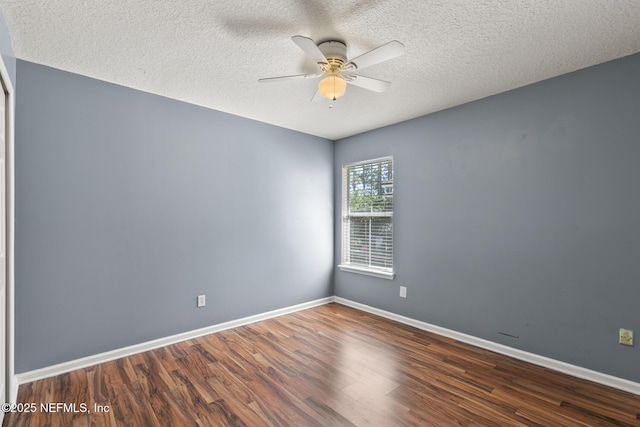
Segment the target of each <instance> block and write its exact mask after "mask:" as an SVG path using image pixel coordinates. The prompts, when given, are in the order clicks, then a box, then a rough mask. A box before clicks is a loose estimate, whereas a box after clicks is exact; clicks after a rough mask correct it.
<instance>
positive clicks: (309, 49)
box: [291, 36, 327, 63]
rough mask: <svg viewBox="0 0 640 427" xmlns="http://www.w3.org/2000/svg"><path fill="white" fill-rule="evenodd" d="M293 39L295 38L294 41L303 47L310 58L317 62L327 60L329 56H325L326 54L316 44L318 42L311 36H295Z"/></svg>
mask: <svg viewBox="0 0 640 427" xmlns="http://www.w3.org/2000/svg"><path fill="white" fill-rule="evenodd" d="M291 40H293V42H294V43H295V44H297V45H298V47H299V48H300V49H302V50H303V51H304V53H306V54H307V56H308V57H309V58H311V59H313V61H314V62H315V63H318V62H327V58H325V57H324V54H323V53H322V51H321V50H320V49H319V48H318V45H316V42H314V41H313V40H311V39H310V38H309V37H305V36H293V37H291Z"/></svg>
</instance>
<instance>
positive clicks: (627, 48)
mask: <svg viewBox="0 0 640 427" xmlns="http://www.w3.org/2000/svg"><path fill="white" fill-rule="evenodd" d="M0 7H2V10H3V13H4V15H5V19H6V21H7V26H8V28H9V32H10V35H11V39H12V44H13V48H14V51H15V53H16V56H17V57H18V58H20V59H24V60H27V61H32V62H36V63H40V64H45V65H48V66H51V67H55V68H59V69H62V70H67V71H71V72H74V73H78V74H83V75H87V76H90V77H94V78H97V79H101V80H105V81H109V82H113V83H117V84H120V85H124V86H128V87H132V88H135V89H140V90H143V91H147V92H151V93H156V94H160V95H164V96H167V97H170V98H175V99H179V100H182V101H186V102H190V103H193V104H198V105H202V106H206V107H210V108H213V109H216V110H220V111H225V112H228V113H232V114H236V115H239V116H243V117H249V118H252V119H255V120H260V121H263V122H267V123H271V124H274V125H277V126H282V127H285V128H289V129H295V130H298V131H301V132H305V133H309V134H313V135H318V136H322V137H325V138H329V139H332V140H336V139H340V138H344V137H346V136H350V135H354V134H357V133H360V132H364V131H367V130H371V129H375V128H378V127H381V126H385V125H389V124H393V123H397V122H400V121H403V120H407V119H410V118H413V117H418V116H421V115H424V114H428V113H431V112H434V111H438V110H442V109H445V108H448V107H452V106H454V105H459V104H462V103H465V102H468V101H471V100H475V99H479V98H483V97H486V96H489V95H492V94H496V93H499V92H503V91H506V90H509V89H513V88H516V87H519V86H523V85H527V84H529V83H533V82H536V81H540V80H544V79H547V78H550V77H554V76H557V75H560V74H564V73H567V72H571V71H574V70H578V69H581V68H584V67H588V66H591V65H594V64H598V63H601V62H605V61H608V60H611V59H615V58H619V57H622V56H626V55H630V54H633V53H636V52H640V2H639V1H638V0H628V1H624V0H616V1H612V0H521V1H515V0H482V1H479V0H478V1H471V0H469V1H463V0H458V1H453V0H439V1H435V0H378V1H374V0H370V1H350V0H325V1H299V0H272V1H268V2H266V1H260V0H94V1H88V0H85V1H78V0H0ZM296 34H300V35H304V36H307V37H310V38H312V39H314V40H315V41H316V42H319V41H324V40H328V39H337V40H342V41H344V42H346V44H347V55H348V57H349V58H353V57H355V56H357V55H359V54H361V53H364V52H366V51H368V50H370V49H373V48H375V47H377V46H379V45H381V44H384V43H386V42H388V41H391V40H398V41H400V42H402V43H404V44H405V45H406V53H405V55H404V56H402V57H400V58H396V59H393V60H391V61H388V62H384V63H382V64H379V65H375V66H372V67H370V68H368V69H366V70H363V71H362V74H363V75H367V76H370V77H375V78H380V79H384V80H389V81H391V82H392V85H391V87H390V88H389V89H388V91H387V92H385V93H382V94H378V93H373V92H369V91H366V90H364V89H361V88H358V87H353V86H349V87H348V89H347V94H346V95H345V96H344V97H343V98H341V99H339V100H338V101H337V102H336V103H335V106H334V108H332V109H329V108H328V105H329V101H326V102H322V103H313V104H312V103H310V102H309V100H310V99H311V97H312V96H313V94H314V92H315V85H316V84H317V81H315V80H300V81H286V82H280V83H258V79H259V78H262V77H272V76H279V75H289V74H298V73H302V72H312V71H314V70H315V66H314V64H313V61H311V60H308V59H307V58H306V57H305V55H304V53H303V52H302V51H301V50H300V48H298V46H296V45H295V44H294V43H293V42H292V41H291V39H290V37H291V36H293V35H296Z"/></svg>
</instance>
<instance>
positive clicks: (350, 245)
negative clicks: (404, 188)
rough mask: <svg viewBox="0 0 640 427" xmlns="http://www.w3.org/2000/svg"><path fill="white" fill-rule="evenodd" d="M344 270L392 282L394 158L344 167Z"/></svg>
mask: <svg viewBox="0 0 640 427" xmlns="http://www.w3.org/2000/svg"><path fill="white" fill-rule="evenodd" d="M339 267H340V269H341V270H346V271H352V272H357V273H363V274H369V275H373V276H377V277H383V278H387V279H393V159H392V158H391V157H385V158H383V159H376V160H368V161H366V162H360V163H353V164H349V165H345V166H344V167H343V168H342V263H341V264H340V265H339Z"/></svg>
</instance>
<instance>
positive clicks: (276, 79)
mask: <svg viewBox="0 0 640 427" xmlns="http://www.w3.org/2000/svg"><path fill="white" fill-rule="evenodd" d="M321 75H322V74H317V73H313V74H294V75H292V76H279V77H267V78H264V79H259V80H258V81H259V82H260V83H270V82H279V81H280V80H293V79H301V78H305V79H313V78H316V77H320V76H321Z"/></svg>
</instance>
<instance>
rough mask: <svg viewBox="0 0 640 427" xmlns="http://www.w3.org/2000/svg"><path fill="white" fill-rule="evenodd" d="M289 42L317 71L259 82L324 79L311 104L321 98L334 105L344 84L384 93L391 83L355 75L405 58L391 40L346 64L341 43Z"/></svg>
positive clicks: (401, 48) (298, 38)
mask: <svg viewBox="0 0 640 427" xmlns="http://www.w3.org/2000/svg"><path fill="white" fill-rule="evenodd" d="M291 40H293V42H294V43H295V44H297V45H298V47H300V49H302V50H303V51H304V52H305V53H306V54H307V56H309V58H311V59H313V61H315V62H316V63H317V64H318V71H317V72H316V73H312V74H296V75H292V76H281V77H269V78H265V79H260V80H258V81H259V82H262V83H267V82H277V81H281V80H289V79H300V78H305V79H315V78H320V77H323V79H322V80H320V82H319V83H318V90H317V91H316V93H315V94H314V95H313V97H312V98H311V101H318V100H320V99H322V97H324V98H327V99H330V100H332V101H335V100H336V99H338V98H340V97H341V96H343V95H344V94H345V92H346V91H347V84H351V85H353V86H358V87H361V88H363V89H368V90H372V91H374V92H384V91H385V90H386V89H387V88H388V87H389V85H390V84H391V83H390V82H387V81H384V80H379V79H374V78H371V77H365V76H361V75H360V74H355V72H356V71H359V70H362V69H364V68H366V67H370V66H372V65H375V64H379V63H381V62H384V61H388V60H389V59H393V58H397V57H398V56H402V55H403V54H404V45H403V44H402V43H400V42H399V41H396V40H394V41H390V42H389V43H386V44H383V45H382V46H379V47H377V48H375V49H373V50H370V51H369V52H366V53H363V54H362V55H360V56H358V57H356V58H353V59H349V60H347V55H346V53H347V46H346V45H345V44H344V43H343V42H341V41H337V40H329V41H326V42H323V43H320V44H316V42H314V41H313V40H311V39H310V38H308V37H304V36H293V37H291Z"/></svg>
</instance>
